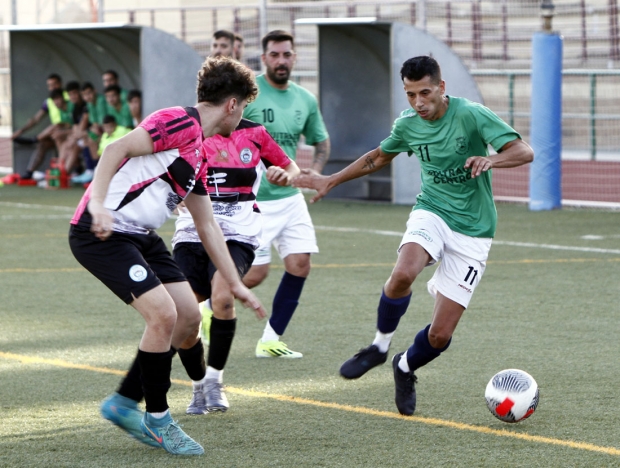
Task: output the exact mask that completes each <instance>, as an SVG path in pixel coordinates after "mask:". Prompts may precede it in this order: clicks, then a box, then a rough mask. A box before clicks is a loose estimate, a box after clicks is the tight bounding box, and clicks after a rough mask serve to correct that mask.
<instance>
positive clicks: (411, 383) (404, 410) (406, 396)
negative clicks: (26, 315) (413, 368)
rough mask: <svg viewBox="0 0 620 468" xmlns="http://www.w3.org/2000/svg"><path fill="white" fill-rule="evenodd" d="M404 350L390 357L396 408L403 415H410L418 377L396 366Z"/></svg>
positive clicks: (413, 408)
mask: <svg viewBox="0 0 620 468" xmlns="http://www.w3.org/2000/svg"><path fill="white" fill-rule="evenodd" d="M404 353H405V352H402V353H398V354H395V355H394V357H393V358H392V368H393V369H394V387H395V390H396V391H395V397H394V401H395V402H396V408H398V412H399V413H400V414H403V415H405V416H411V415H412V414H413V413H414V411H415V384H416V382H417V381H418V378H417V377H416V376H415V375H414V373H413V372H409V373H407V372H403V371H402V370H400V369H399V368H398V361H400V358H401V356H402V355H403V354H404Z"/></svg>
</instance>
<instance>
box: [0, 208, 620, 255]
mask: <svg viewBox="0 0 620 468" xmlns="http://www.w3.org/2000/svg"><path fill="white" fill-rule="evenodd" d="M0 206H8V207H13V208H30V209H48V210H58V211H71V212H73V211H74V210H75V208H72V207H68V206H54V205H37V204H29V203H15V202H0ZM0 219H5V218H4V216H2V217H0ZM24 219H30V218H24ZM315 228H316V229H317V230H319V231H331V232H351V233H365V234H375V235H379V236H390V237H402V235H403V232H398V231H384V230H378V229H360V228H349V227H337V226H315ZM493 245H508V246H511V247H525V248H534V249H548V250H568V251H572V252H592V253H602V254H614V255H620V249H601V248H597V247H575V246H570V245H554V244H535V243H531V242H511V241H502V240H497V239H494V240H493Z"/></svg>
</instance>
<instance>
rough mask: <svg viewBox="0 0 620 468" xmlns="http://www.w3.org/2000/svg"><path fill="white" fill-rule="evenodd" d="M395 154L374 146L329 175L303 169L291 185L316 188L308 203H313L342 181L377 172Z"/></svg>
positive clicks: (396, 154) (390, 160)
mask: <svg viewBox="0 0 620 468" xmlns="http://www.w3.org/2000/svg"><path fill="white" fill-rule="evenodd" d="M396 156H398V153H385V152H384V151H383V150H381V148H375V149H374V150H372V151H369V152H368V153H366V154H365V155H364V156H362V157H361V158H359V159H357V160H355V161H353V162H352V163H351V164H349V165H348V166H347V167H345V168H344V169H342V170H341V171H339V172H336V173H335V174H332V175H329V176H323V175H319V174H317V173H316V172H315V171H313V170H311V169H304V170H303V171H301V175H300V176H298V177H296V178H295V179H294V180H293V185H294V186H295V187H300V188H310V189H314V190H316V191H317V194H316V195H315V196H313V197H312V198H311V199H310V203H314V202H316V201H319V200H320V199H321V198H323V197H324V196H325V195H326V194H327V193H328V192H329V191H330V190H331V189H333V188H334V187H336V186H337V185H340V184H342V183H343V182H346V181H348V180H353V179H357V178H359V177H363V176H365V175H368V174H372V173H373V172H377V171H378V170H379V169H381V168H382V167H385V166H387V165H388V164H389V163H390V162H392V159H394V158H395V157H396Z"/></svg>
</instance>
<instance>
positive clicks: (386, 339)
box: [372, 330, 396, 353]
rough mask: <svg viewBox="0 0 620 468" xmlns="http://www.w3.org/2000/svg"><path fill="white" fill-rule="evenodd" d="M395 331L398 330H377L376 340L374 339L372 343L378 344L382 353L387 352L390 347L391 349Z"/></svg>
mask: <svg viewBox="0 0 620 468" xmlns="http://www.w3.org/2000/svg"><path fill="white" fill-rule="evenodd" d="M394 333H396V332H392V333H381V332H380V331H379V330H377V334H376V335H375V341H373V342H372V344H374V345H376V346H377V348H379V351H381V352H382V353H387V352H388V349H390V343H391V341H392V337H393V336H394Z"/></svg>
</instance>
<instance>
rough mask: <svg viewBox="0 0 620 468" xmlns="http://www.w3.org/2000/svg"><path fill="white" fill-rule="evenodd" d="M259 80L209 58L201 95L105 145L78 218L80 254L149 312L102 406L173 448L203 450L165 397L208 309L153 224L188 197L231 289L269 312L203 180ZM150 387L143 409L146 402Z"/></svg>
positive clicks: (136, 432)
mask: <svg viewBox="0 0 620 468" xmlns="http://www.w3.org/2000/svg"><path fill="white" fill-rule="evenodd" d="M256 90H257V88H256V83H255V81H254V77H253V74H252V72H251V71H250V70H249V69H248V68H247V67H245V66H244V65H241V64H239V63H238V62H236V61H234V60H231V59H228V58H208V59H207V60H206V61H205V63H204V64H203V67H202V69H201V70H200V72H199V74H198V90H197V93H198V104H197V105H196V106H195V107H187V108H182V107H173V108H169V109H163V110H161V111H158V112H155V113H153V114H151V115H150V116H149V117H147V118H146V119H145V120H144V121H143V122H142V123H141V124H140V126H139V127H138V128H136V129H135V130H133V131H132V132H131V133H129V134H128V135H126V136H125V137H123V138H121V139H119V140H117V141H115V142H113V143H111V144H110V145H109V146H107V147H106V149H105V151H104V153H103V155H102V157H101V160H100V162H99V165H98V167H97V171H96V173H95V177H94V179H93V182H92V184H91V186H90V187H89V189H88V190H87V191H86V193H85V194H84V197H83V198H82V200H81V202H80V204H79V206H78V208H77V210H76V212H75V215H74V216H73V219H72V220H71V229H70V232H69V244H70V246H71V250H72V252H73V254H74V255H75V257H76V259H77V260H78V261H79V262H80V263H81V264H82V265H83V266H84V267H85V268H86V269H87V270H89V271H90V272H91V273H92V274H93V275H94V276H95V277H97V278H98V279H99V280H100V281H101V282H103V283H104V284H105V285H106V286H107V287H108V288H109V289H111V290H112V292H114V293H115V294H116V295H117V296H118V297H119V298H121V299H122V300H123V301H125V302H126V303H127V304H130V305H131V306H132V307H134V308H135V309H136V310H137V311H138V312H139V313H140V314H141V315H142V316H143V318H144V320H145V322H146V328H145V331H144V334H143V335H142V339H141V341H140V345H139V348H138V355H137V357H136V359H135V360H134V362H133V365H132V366H131V368H130V370H129V373H128V375H127V377H126V378H125V379H124V380H123V381H122V383H121V385H120V388H119V389H118V391H117V392H116V393H114V394H113V395H111V396H110V397H108V398H107V399H106V400H105V401H104V402H103V404H102V405H101V413H102V415H103V417H104V418H106V419H108V420H109V421H111V422H112V423H114V424H116V425H117V426H119V427H121V428H122V429H123V430H125V431H127V432H128V433H129V434H130V435H132V436H133V437H135V438H136V439H138V440H140V441H141V442H144V443H145V444H148V445H153V446H156V447H163V448H164V449H165V450H166V451H168V452H170V453H173V454H181V455H199V454H202V453H204V450H203V448H202V447H201V446H200V444H198V443H197V442H195V441H194V440H193V439H192V438H191V437H189V436H188V435H187V434H185V432H183V430H182V429H181V428H180V427H179V426H178V424H177V423H176V422H175V421H174V420H173V419H172V417H171V416H170V412H169V410H168V403H167V400H166V394H167V392H168V389H169V388H170V385H171V382H170V369H171V364H172V357H173V356H174V353H175V349H177V348H178V347H179V346H180V345H181V343H183V342H184V341H185V340H186V339H187V337H188V336H189V335H190V334H191V333H192V332H193V331H194V330H195V328H196V327H197V326H199V323H200V312H199V309H198V303H197V302H196V298H195V297H194V294H193V293H192V290H191V288H190V286H189V283H188V282H187V280H186V279H185V276H184V275H183V273H182V272H181V270H180V269H179V267H178V266H177V265H176V263H175V262H174V261H173V260H172V257H171V255H170V253H169V252H168V250H167V248H166V246H165V244H164V242H163V240H162V239H161V238H160V237H159V236H158V235H157V234H156V233H155V231H154V229H157V228H158V227H160V226H161V225H162V224H163V223H164V222H165V221H166V219H168V217H170V215H171V214H172V212H173V210H174V209H175V208H176V206H177V205H178V204H179V203H180V202H181V201H183V200H185V205H186V206H187V209H188V210H189V211H190V213H192V215H193V218H194V222H195V223H196V229H197V232H198V235H199V237H200V240H201V242H202V243H203V245H204V247H205V249H206V251H207V252H208V253H209V256H210V258H211V259H212V260H213V262H214V263H215V264H216V265H217V267H218V271H220V273H221V274H222V277H224V278H225V279H226V287H228V288H229V289H230V293H231V295H234V296H235V297H237V298H239V299H240V300H242V301H243V302H244V304H245V305H246V306H249V307H252V308H253V309H254V310H255V311H256V313H257V315H259V316H264V315H265V311H264V309H263V308H262V306H261V305H260V303H259V302H258V300H257V299H256V297H255V296H254V295H253V294H252V293H251V292H250V291H249V290H248V289H247V288H245V287H244V286H243V284H242V283H241V281H240V279H239V276H238V274H237V271H236V269H235V266H234V264H233V262H232V261H231V258H230V255H229V254H228V249H227V248H226V244H225V242H224V238H223V236H222V232H221V230H220V228H219V226H218V224H217V223H216V222H215V220H214V218H213V211H212V207H211V202H210V200H209V197H208V194H207V190H206V187H205V184H204V181H203V180H204V174H205V173H206V171H207V161H206V157H205V155H204V151H203V149H202V142H203V139H204V138H206V137H210V136H213V135H215V134H221V135H230V133H231V132H232V131H233V130H234V129H235V128H236V127H237V125H238V124H239V121H240V120H241V115H242V112H243V108H244V107H245V105H246V104H247V102H250V101H252V100H253V99H254V98H255V96H256V92H257V91H256ZM142 397H144V399H145V401H146V412H144V413H143V412H142V411H141V410H139V409H138V403H139V402H140V400H141V399H142Z"/></svg>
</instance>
